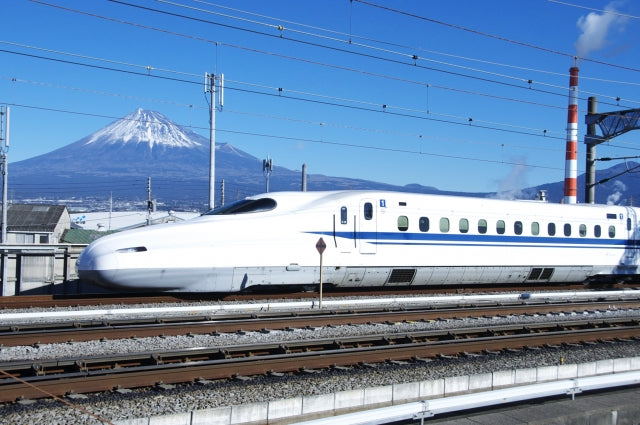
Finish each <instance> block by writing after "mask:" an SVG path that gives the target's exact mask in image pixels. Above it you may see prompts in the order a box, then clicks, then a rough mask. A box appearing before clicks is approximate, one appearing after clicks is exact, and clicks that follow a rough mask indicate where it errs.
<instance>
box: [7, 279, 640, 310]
mask: <svg viewBox="0 0 640 425" xmlns="http://www.w3.org/2000/svg"><path fill="white" fill-rule="evenodd" d="M638 287H640V283H624V284H616V285H615V289H637V288H638ZM598 289H603V287H602V286H589V285H585V284H583V283H575V284H567V285H556V286H549V285H546V286H525V285H521V284H520V285H512V286H509V285H500V286H491V285H459V286H456V285H451V286H447V287H438V288H433V287H417V288H406V289H402V288H393V289H381V288H373V289H372V288H366V289H360V290H358V289H348V290H338V289H333V290H328V289H325V291H324V296H326V297H328V298H331V297H348V296H354V297H355V296H394V295H419V294H423V295H433V294H448V293H456V294H463V293H464V294H472V293H478V292H481V293H491V292H495V293H500V292H513V291H523V292H529V291H547V292H548V291H554V290H558V291H581V290H598ZM316 296H317V294H316V293H313V292H296V291H290V292H278V293H274V292H264V293H259V292H254V293H233V294H221V293H177V294H163V295H158V294H145V293H131V294H94V295H91V294H87V295H18V296H10V297H0V310H2V309H20V308H55V307H77V306H101V305H130V304H165V303H191V302H206V301H246V300H265V299H273V298H281V299H305V298H313V297H316Z"/></svg>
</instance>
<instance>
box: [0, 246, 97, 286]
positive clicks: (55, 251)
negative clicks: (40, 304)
mask: <svg viewBox="0 0 640 425" xmlns="http://www.w3.org/2000/svg"><path fill="white" fill-rule="evenodd" d="M85 247H86V245H70V244H58V245H0V257H1V262H0V273H1V276H2V295H3V296H10V295H27V294H71V293H79V292H80V285H79V282H77V279H78V275H77V274H76V269H75V266H76V260H77V259H78V256H79V255H80V253H81V252H82V250H83V249H84V248H85Z"/></svg>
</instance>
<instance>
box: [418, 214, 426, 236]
mask: <svg viewBox="0 0 640 425" xmlns="http://www.w3.org/2000/svg"><path fill="white" fill-rule="evenodd" d="M418 227H420V231H421V232H428V231H429V217H420V220H419V221H418Z"/></svg>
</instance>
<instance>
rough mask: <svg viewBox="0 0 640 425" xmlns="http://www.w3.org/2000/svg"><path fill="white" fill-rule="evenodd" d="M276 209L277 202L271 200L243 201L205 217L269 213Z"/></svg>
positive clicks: (211, 212)
mask: <svg viewBox="0 0 640 425" xmlns="http://www.w3.org/2000/svg"><path fill="white" fill-rule="evenodd" d="M275 207H276V201H275V200H273V199H271V198H260V199H242V200H240V201H236V202H233V203H231V204H229V205H223V206H221V207H218V208H215V209H213V210H211V211H209V212H206V213H205V214H204V215H228V214H245V213H255V212H263V211H269V210H272V209H274V208H275Z"/></svg>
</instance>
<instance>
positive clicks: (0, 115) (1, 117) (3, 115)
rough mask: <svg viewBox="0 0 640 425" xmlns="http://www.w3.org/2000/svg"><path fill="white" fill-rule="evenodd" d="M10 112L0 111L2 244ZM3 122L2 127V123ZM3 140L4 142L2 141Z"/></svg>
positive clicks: (4, 224)
mask: <svg viewBox="0 0 640 425" xmlns="http://www.w3.org/2000/svg"><path fill="white" fill-rule="evenodd" d="M3 109H4V110H3ZM10 112H11V110H10V109H9V107H8V106H7V107H6V108H2V109H0V130H3V131H0V141H3V142H4V143H3V145H4V146H2V243H3V244H6V243H7V209H8V208H9V205H8V202H7V178H8V174H9V170H8V169H7V162H8V161H7V154H8V153H9V114H10ZM3 122H4V125H2V123H3ZM3 139H4V140H3Z"/></svg>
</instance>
